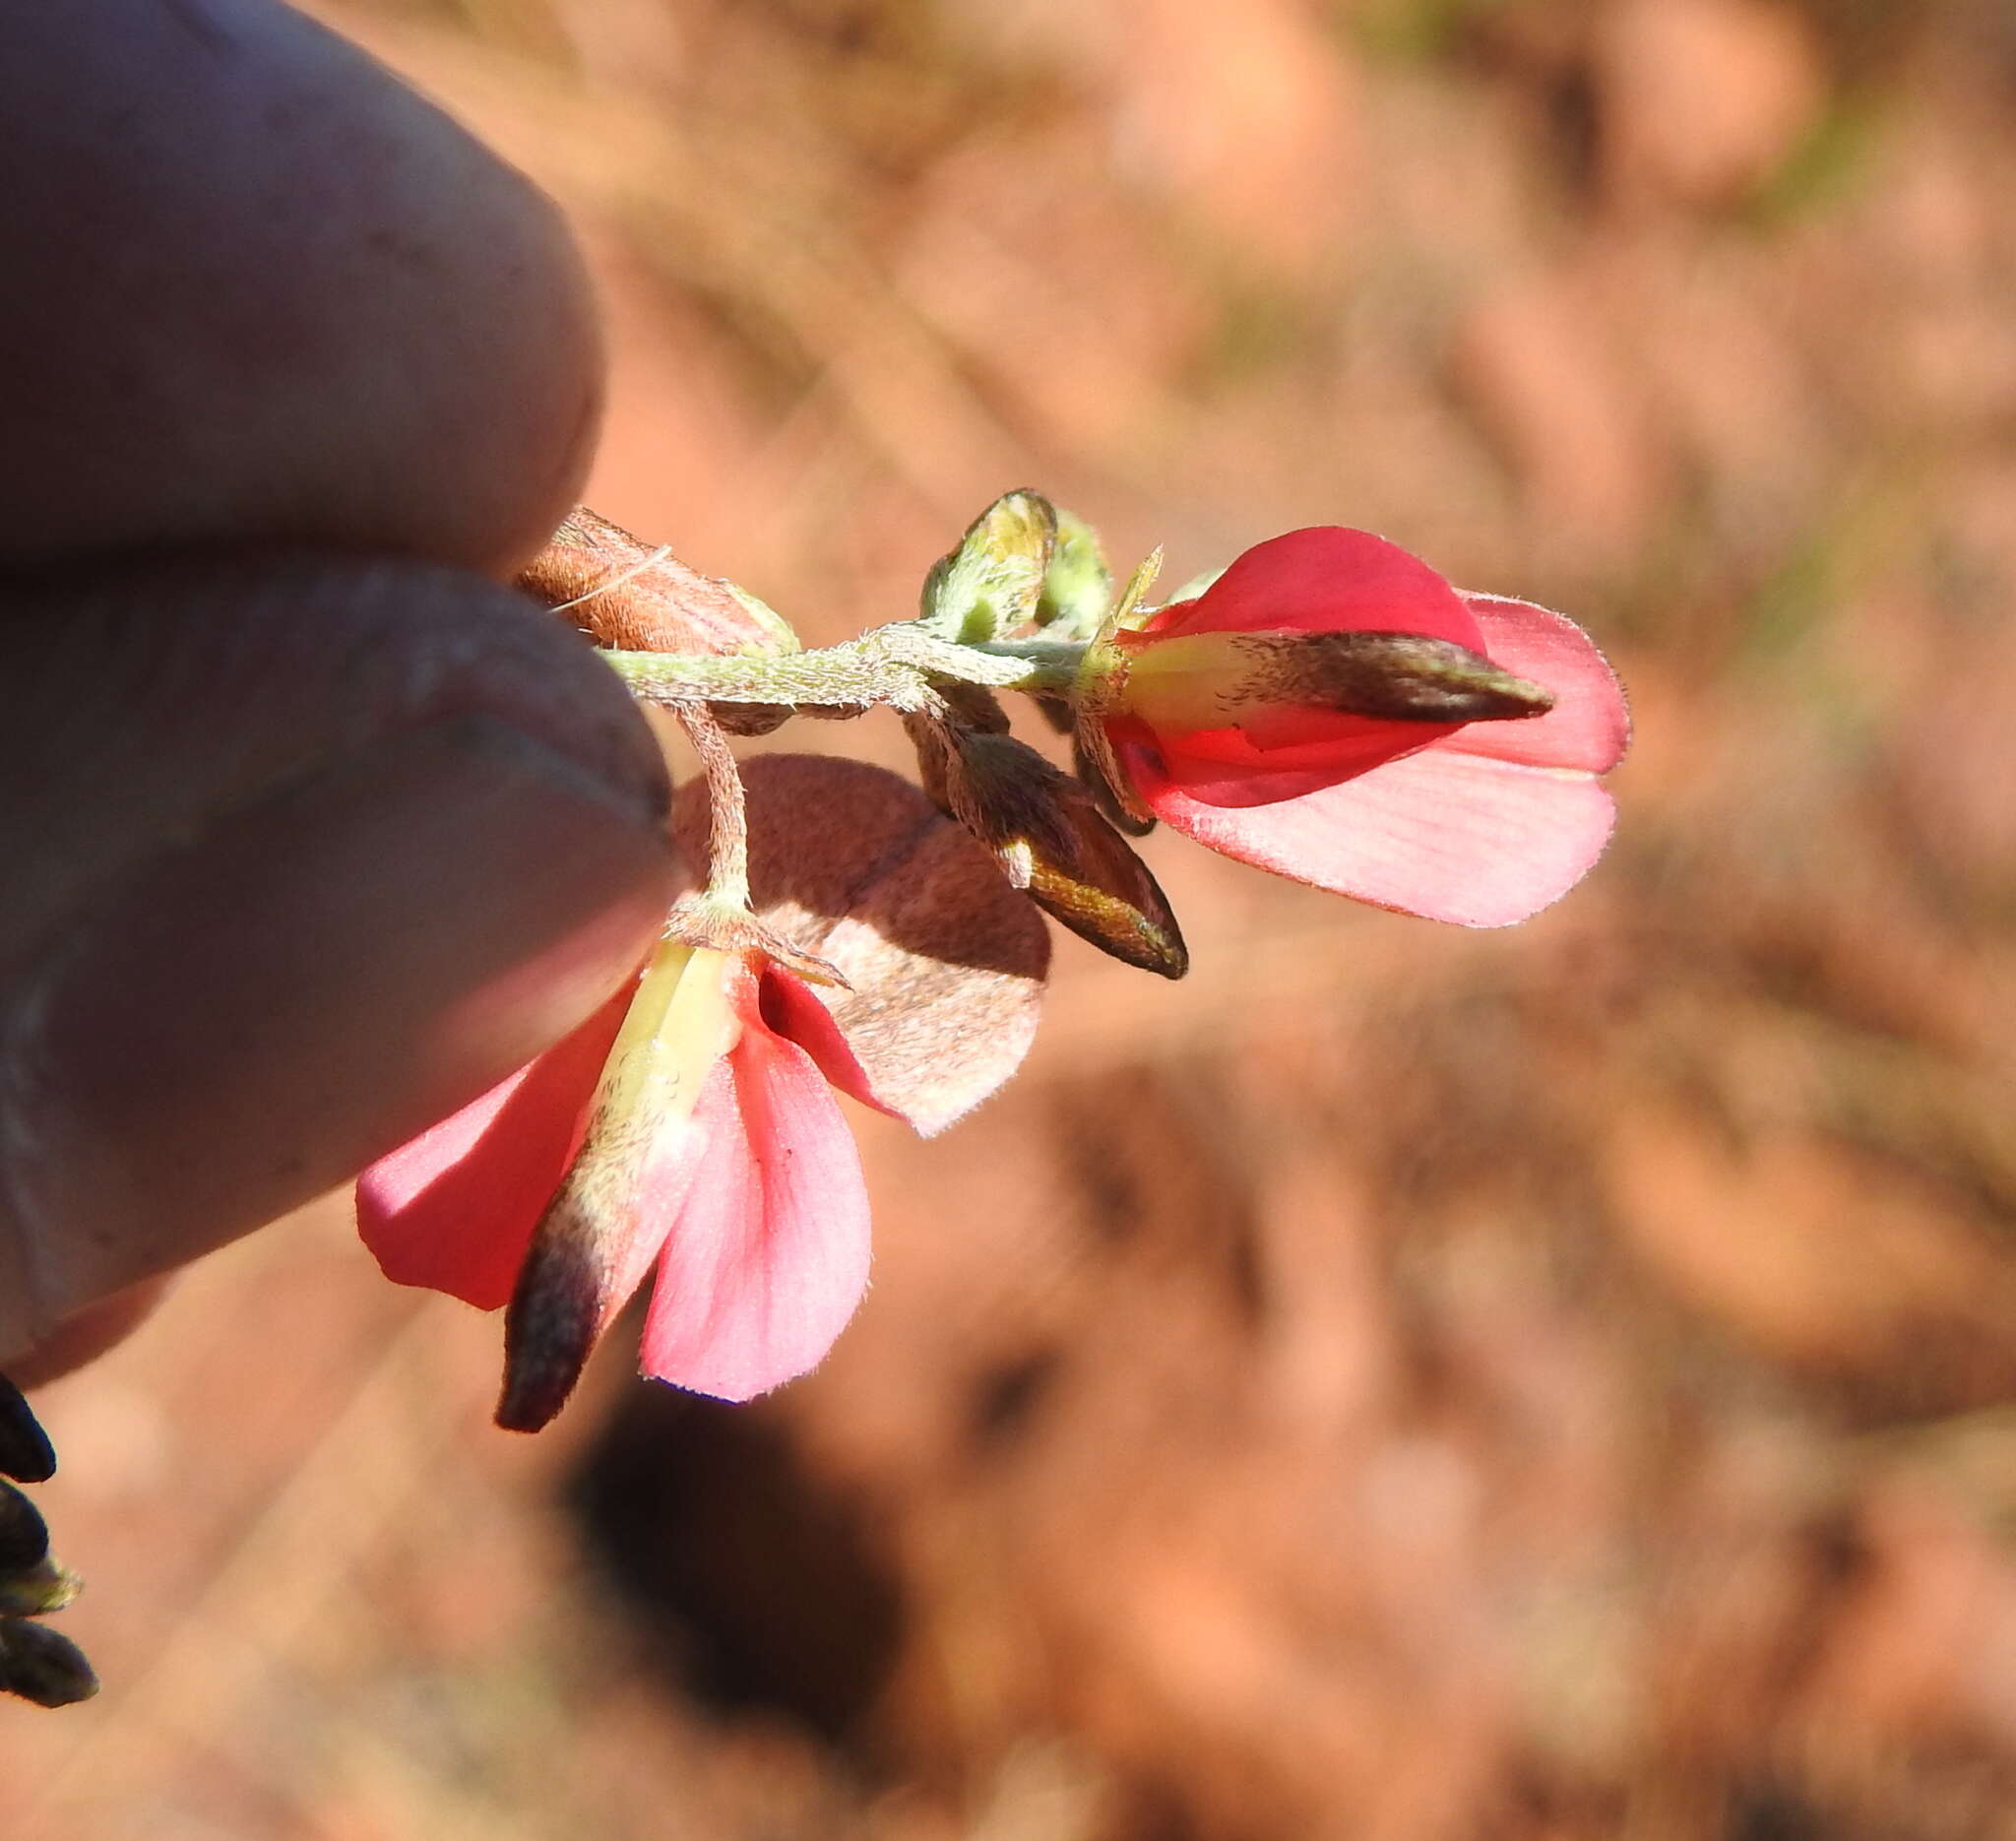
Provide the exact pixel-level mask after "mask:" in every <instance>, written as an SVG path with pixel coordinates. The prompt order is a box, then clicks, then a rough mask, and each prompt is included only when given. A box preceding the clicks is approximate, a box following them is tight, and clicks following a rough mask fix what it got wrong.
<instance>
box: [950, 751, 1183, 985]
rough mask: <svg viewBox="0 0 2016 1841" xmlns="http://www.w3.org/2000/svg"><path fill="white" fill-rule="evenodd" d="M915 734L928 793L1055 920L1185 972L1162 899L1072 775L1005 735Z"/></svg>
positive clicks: (1161, 967)
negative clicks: (918, 735)
mask: <svg viewBox="0 0 2016 1841" xmlns="http://www.w3.org/2000/svg"><path fill="white" fill-rule="evenodd" d="M919 739H920V741H922V742H924V743H925V745H923V746H921V747H920V752H919V759H920V761H921V763H922V765H923V769H924V783H925V786H926V788H927V789H928V790H929V791H930V792H931V794H932V795H933V797H935V798H937V799H938V801H939V803H940V804H941V806H942V807H943V808H944V809H945V810H946V811H948V812H949V813H950V814H951V815H952V816H953V817H955V818H957V819H958V820H959V821H960V823H961V824H963V825H965V826H966V828H967V829H968V830H969V831H971V832H972V833H973V834H974V835H975V836H976V837H977V838H978V839H979V841H980V842H981V843H982V844H984V845H985V846H986V847H987V848H988V849H989V850H990V851H992V852H993V853H994V857H995V860H996V861H998V862H999V863H1000V865H1001V867H1002V869H1003V871H1004V872H1005V873H1006V874H1007V877H1008V879H1009V881H1010V882H1011V883H1013V884H1014V885H1015V886H1016V887H1017V888H1019V889H1023V890H1025V891H1027V893H1028V895H1029V897H1030V899H1031V900H1032V901H1034V902H1035V903H1036V904H1037V906H1038V907H1040V909H1042V911H1043V912H1044V913H1045V914H1047V915H1049V916H1050V918H1051V919H1052V920H1057V921H1060V922H1061V923H1062V924H1063V925H1065V926H1067V927H1069V928H1070V929H1071V931H1072V932H1074V933H1076V934H1077V935H1078V936H1079V938H1081V939H1083V940H1088V941H1090V942H1091V943H1092V944H1093V945H1095V946H1097V947H1099V948H1100V950H1101V951H1103V952H1106V953H1110V954H1111V955H1112V956H1113V957H1114V958H1115V959H1118V960H1120V961H1122V962H1123V963H1124V964H1127V965H1132V966H1138V967H1140V968H1141V970H1143V971H1145V972H1155V973H1158V974H1160V975H1161V976H1162V977H1164V978H1181V977H1182V976H1183V974H1184V973H1185V972H1186V971H1188V970H1189V964H1190V959H1189V952H1188V949H1187V948H1186V947H1185V946H1184V944H1183V935H1182V931H1181V929H1180V928H1179V927H1178V926H1177V925H1176V918H1175V915H1174V914H1173V912H1171V910H1170V908H1169V905H1168V900H1167V898H1166V896H1165V895H1164V894H1163V892H1162V889H1161V887H1160V886H1159V885H1158V884H1157V882H1156V880H1155V877H1154V876H1153V875H1151V874H1150V873H1149V869H1148V865H1147V864H1146V863H1144V862H1143V861H1142V860H1141V858H1140V857H1137V856H1136V855H1135V854H1134V850H1133V847H1132V846H1131V845H1129V844H1128V842H1127V841H1126V839H1125V838H1123V837H1121V836H1120V834H1119V833H1118V832H1117V831H1115V830H1114V829H1113V827H1112V826H1111V825H1110V824H1108V823H1107V822H1106V820H1105V818H1104V816H1103V814H1102V812H1101V811H1100V808H1099V806H1098V804H1097V803H1096V802H1095V800H1094V798H1093V796H1092V794H1090V793H1089V792H1087V790H1086V789H1085V788H1084V787H1083V786H1081V785H1080V784H1079V783H1078V782H1077V781H1076V780H1074V779H1072V778H1071V777H1070V775H1068V774H1064V773H1060V772H1058V770H1057V769H1056V768H1054V767H1052V766H1051V765H1050V763H1049V762H1048V761H1046V760H1044V759H1043V757H1042V756H1041V755H1040V754H1039V753H1037V751H1036V750H1035V749H1034V748H1032V747H1029V746H1028V745H1027V744H1025V743H1023V742H1020V741H1017V740H1016V739H1015V738H1014V737H1013V736H1011V735H998V734H976V733H973V732H972V731H970V730H946V729H943V728H939V727H935V726H934V732H932V733H931V734H929V735H928V736H920V737H919Z"/></svg>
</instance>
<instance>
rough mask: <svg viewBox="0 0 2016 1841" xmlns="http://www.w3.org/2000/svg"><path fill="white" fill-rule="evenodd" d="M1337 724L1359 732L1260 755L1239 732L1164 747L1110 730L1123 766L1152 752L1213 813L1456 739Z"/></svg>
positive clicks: (1269, 801) (1360, 721) (1391, 726)
mask: <svg viewBox="0 0 2016 1841" xmlns="http://www.w3.org/2000/svg"><path fill="white" fill-rule="evenodd" d="M1334 720H1336V721H1337V722H1338V723H1339V724H1340V725H1346V724H1355V725H1357V726H1358V730H1359V732H1357V733H1353V732H1351V731H1350V730H1346V729H1342V728H1341V729H1340V730H1339V732H1338V733H1337V734H1336V735H1335V736H1334V737H1333V738H1332V739H1330V740H1328V741H1318V742H1302V743H1297V744H1296V745H1294V746H1292V747H1285V748H1260V747H1256V746H1255V745H1254V744H1253V742H1252V741H1251V740H1250V739H1249V738H1248V737H1247V736H1246V735H1245V734H1243V733H1242V732H1241V731H1240V730H1236V729H1214V730H1203V731H1200V732H1198V733H1195V734H1188V735H1185V736H1183V737H1182V739H1181V740H1180V741H1178V742H1163V741H1155V740H1151V739H1149V738H1148V731H1147V730H1145V729H1144V728H1143V727H1142V726H1141V725H1140V724H1138V723H1132V722H1127V721H1125V720H1124V719H1123V720H1122V721H1120V722H1115V723H1112V724H1110V725H1109V726H1108V727H1109V728H1110V730H1111V731H1112V735H1113V741H1114V745H1115V746H1116V747H1119V748H1120V750H1121V752H1122V754H1123V756H1124V758H1126V759H1129V760H1132V759H1133V758H1135V754H1134V749H1135V748H1138V747H1140V746H1143V745H1146V746H1150V747H1153V748H1154V750H1155V752H1156V753H1158V754H1159V755H1160V756H1161V758H1162V765H1163V773H1164V774H1165V775H1166V777H1167V778H1168V779H1169V780H1171V781H1173V782H1174V783H1175V784H1176V785H1177V786H1179V787H1181V788H1182V790H1183V791H1184V792H1185V793H1187V794H1189V795H1190V797H1192V798H1193V799H1197V800H1199V801H1201V802H1202V803H1204V804H1206V805H1237V806H1244V805H1275V804H1279V803H1280V802H1281V801H1282V800H1283V799H1298V798H1300V797H1301V796H1302V795H1303V794H1307V793H1314V792H1316V791H1317V790H1318V789H1319V788H1322V787H1329V786H1335V785H1336V784H1337V783H1338V781H1340V780H1348V779H1350V778H1351V777H1352V776H1353V775H1354V774H1362V773H1369V772H1370V771H1371V770H1372V769H1373V768H1375V767H1378V766H1380V765H1382V764H1383V763H1385V762H1387V761H1391V760H1396V759H1398V758H1399V757H1400V756H1401V755H1403V754H1412V753H1414V752H1415V751H1416V750H1417V749H1419V748H1424V747H1426V746H1428V745H1429V743H1431V742H1434V741H1438V740H1440V739H1441V738H1442V737H1443V736H1445V735H1448V734H1451V733H1453V732H1455V726H1454V725H1451V724H1447V723H1408V724H1402V723H1378V722H1368V721H1367V720H1366V719H1365V718H1363V717H1339V718H1336V719H1334ZM1130 731H1131V732H1130ZM1394 731H1402V732H1398V733H1396V732H1394ZM1129 743H1132V744H1133V746H1132V747H1130V746H1129V745H1128V744H1129Z"/></svg>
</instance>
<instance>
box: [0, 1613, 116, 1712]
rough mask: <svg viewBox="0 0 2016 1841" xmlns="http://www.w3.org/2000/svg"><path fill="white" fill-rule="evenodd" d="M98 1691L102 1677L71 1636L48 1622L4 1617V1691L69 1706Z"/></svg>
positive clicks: (0, 1649)
mask: <svg viewBox="0 0 2016 1841" xmlns="http://www.w3.org/2000/svg"><path fill="white" fill-rule="evenodd" d="M97 1691H98V1678H97V1677H96V1676H95V1674H94V1673H93V1672H92V1666H91V1664H90V1663H89V1662H87V1661H86V1660H85V1659H84V1651H83V1650H81V1649H79V1648H78V1646H77V1645H76V1644H75V1643H73V1642H72V1641H71V1640H70V1639H69V1637H67V1636H65V1635H63V1634H62V1633H61V1632H59V1631H56V1630H52V1629H50V1628H49V1626H48V1625H47V1624H45V1623H26V1622H23V1621H21V1620H20V1619H15V1618H0V1693H6V1694H19V1695H20V1696H21V1697H22V1698H23V1699H24V1700H32V1701H33V1702H34V1703H35V1705H36V1706H38V1707H67V1706H70V1705H71V1704H73V1703H74V1702H76V1701H79V1700H89V1699H90V1698H91V1697H92V1695H94V1694H95V1693H96V1692H97Z"/></svg>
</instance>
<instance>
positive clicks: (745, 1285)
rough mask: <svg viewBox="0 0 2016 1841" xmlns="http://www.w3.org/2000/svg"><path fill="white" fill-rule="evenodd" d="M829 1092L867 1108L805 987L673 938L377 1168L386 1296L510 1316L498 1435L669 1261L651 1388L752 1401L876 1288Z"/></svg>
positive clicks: (855, 1164) (848, 1156) (655, 1323)
mask: <svg viewBox="0 0 2016 1841" xmlns="http://www.w3.org/2000/svg"><path fill="white" fill-rule="evenodd" d="M829 1082H830V1083H832V1086H837V1087H839V1088H840V1089H841V1090H842V1091H843V1092H846V1093H849V1094H851V1095H852V1096H853V1097H854V1098H856V1099H860V1100H864V1101H866V1102H867V1103H868V1104H870V1105H873V1104H875V1101H874V1099H873V1096H872V1095H871V1094H870V1092H869V1088H868V1081H867V1077H866V1075H865V1074H864V1073H863V1072H862V1069H861V1067H860V1064H859V1062H858V1061H857V1060H856V1059H855V1058H854V1056H853V1054H852V1052H851V1050H850V1049H849V1047H848V1046H847V1044H846V1042H845V1041H844V1040H843V1039H842V1037H841V1034H840V1031H839V1029H838V1028H837V1027H836V1026H835V1024H834V1022H833V1019H832V1017H831V1016H830V1015H829V1014H828V1013H827V1011H826V1008H825V1006H824V1005H822V1004H821V1003H820V1002H819V1000H818V999H817V998H816V997H814V996H813V995H812V993H811V992H810V991H809V990H808V989H807V988H806V987H805V985H804V984H803V983H802V982H801V981H800V980H799V979H797V978H796V977H795V976H794V975H793V974H791V973H789V972H787V971H785V970H783V969H782V968H780V967H778V966H776V965H774V964H771V963H770V962H769V961H768V960H766V959H764V958H763V957H762V956H761V955H760V954H756V953H749V952H715V951H709V950H702V949H688V948H685V947H682V946H674V945H669V944H668V945H667V946H665V947H663V948H662V949H661V952H660V954H659V956H658V958H657V959H656V960H654V962H653V963H652V965H651V966H650V968H648V970H647V971H646V973H645V975H644V977H643V978H642V979H641V980H640V981H639V983H638V984H635V985H634V986H632V987H631V988H629V989H626V990H624V991H623V992H621V993H620V994H619V995H618V996H616V997H615V998H613V999H611V1000H610V1002H609V1003H608V1004H606V1005H605V1006H604V1007H603V1008H602V1009H601V1010H600V1011H599V1013H598V1014H597V1015H596V1016H594V1017H592V1018H591V1019H590V1020H589V1021H588V1022H587V1023H585V1024H583V1025H582V1027H581V1028H579V1029H578V1030H576V1031H575V1032H574V1034H573V1035H571V1036H569V1037H567V1038H566V1039H565V1040H564V1041H562V1042H561V1043H559V1044H558V1045H557V1046H556V1047H553V1048H550V1049H548V1050H547V1052H546V1053H544V1054H542V1055H540V1056H539V1057H538V1058H537V1059H536V1061H533V1062H531V1063H530V1064H529V1065H527V1066H526V1067H524V1068H521V1069H520V1070H519V1071H518V1072H517V1073H516V1074H513V1075H512V1076H511V1077H510V1078H509V1079H508V1080H506V1081H504V1082H503V1083H502V1084H501V1085H500V1086H497V1087H494V1088H492V1089H491V1090H490V1091H489V1092H488V1093H486V1094H484V1095H483V1096H482V1097H481V1098H480V1099H478V1100H476V1101H474V1102H473V1103H472V1104H471V1105H469V1106H467V1107H465V1108H464V1109H463V1110H462V1111H460V1112H457V1113H455V1114H454V1115H453V1116H452V1117H450V1118H447V1119H444V1120H443V1121H442V1122H441V1123H440V1124H438V1125H436V1126H434V1127H433V1129H432V1130H430V1131H428V1132H426V1133H424V1134H423V1135H422V1136H420V1137H418V1138H415V1139H413V1140H412V1141H411V1142H410V1143H409V1144H406V1145H403V1146H401V1148H400V1149H398V1150H397V1151H394V1152H393V1153H392V1154H391V1155H390V1156H388V1157H385V1158H383V1159H381V1160H380V1161H379V1162H378V1163H376V1164H374V1165H373V1166H372V1167H371V1168H370V1169H369V1170H368V1171H366V1172H365V1173H364V1175H363V1177H362V1179H361V1180H360V1182H359V1183H358V1185H357V1222H358V1227H359V1229H360V1230H361V1232H362V1234H363V1238H364V1241H365V1243H366V1244H367V1245H368V1246H369V1247H370V1249H371V1251H372V1252H373V1253H374V1254H375V1255H376V1256H377V1259H378V1262H379V1264H380V1265H381V1266H382V1267H383V1268H384V1271H385V1274H386V1276H387V1277H388V1278H391V1279H394V1280H396V1281H397V1282H399V1283H401V1284H405V1285H423V1286H428V1287H431V1288H432V1289H433V1290H435V1291H442V1292H448V1293H450V1294H451V1295H453V1296H455V1297H457V1298H461V1299H464V1300H466V1301H469V1302H470V1303H473V1304H475V1305H477V1306H478V1307H479V1308H481V1309H486V1310H494V1309H496V1308H498V1307H499V1306H500V1305H502V1304H504V1303H506V1302H507V1301H513V1318H514V1320H513V1321H512V1322H511V1323H510V1327H509V1329H508V1332H507V1342H508V1343H509V1345H510V1346H511V1355H510V1359H509V1360H508V1362H507V1375H506V1386H505V1399H504V1404H503V1406H502V1407H501V1408H500V1409H499V1420H500V1423H503V1424H506V1425H509V1426H512V1427H515V1428H519V1429H526V1430H530V1429H533V1428H535V1427H536V1426H537V1425H541V1424H543V1423H544V1422H545V1420H547V1419H549V1418H550V1417H551V1416H552V1414H553V1413H554V1412H556V1411H557V1410H558V1409H559V1406H560V1404H561V1403H562V1402H563V1401H564V1399H565V1398H566V1394H567V1391H568V1389H569V1388H571V1386H572V1384H573V1381H574V1378H575V1376H576V1374H578V1372H579V1369H580V1365H581V1363H582V1362H583V1361H584V1360H585V1359H586V1357H587V1355H588V1352H589V1350H590V1349H591V1348H592V1347H593V1345H594V1342H595V1340H596V1338H597V1337H598V1336H599V1334H600V1333H601V1331H602V1329H603V1328H605V1327H606V1325H607V1322H608V1320H609V1319H610V1318H611V1317H613V1316H614V1315H615V1313H616V1312H617V1311H618V1310H620V1309H621V1308H622V1306H623V1304H624V1303H625V1302H626V1301H628V1299H629V1297H630V1294H631V1293H632V1292H633V1291H635V1290H636V1288H637V1287H638V1285H640V1284H641V1283H642V1282H643V1280H644V1277H645V1274H646V1273H647V1272H648V1271H649V1270H650V1268H651V1267H652V1265H653V1264H654V1263H656V1265H657V1267H658V1284H657V1287H656V1289H655V1291H654V1293H653V1297H652V1301H651V1310H650V1314H649V1316H648V1317H647V1318H646V1320H645V1325H644V1341H643V1352H642V1366H643V1369H644V1371H645V1372H646V1373H647V1374H652V1375H655V1376H657V1377H658V1378H659V1379H661V1380H666V1381H671V1382H673V1383H674V1384H675V1385H677V1386H680V1387H686V1388H690V1389H692V1390H693V1391H695V1392H698V1393H706V1394H714V1395H717V1396H719V1397H720V1398H722V1399H726V1400H746V1399H749V1398H750V1397H752V1396H753V1395H756V1394H759V1393H763V1392H765V1391H767V1390H768V1389H770V1388H772V1387H775V1386H778V1385H779V1384H780V1383H782V1382H784V1381H787V1380H789V1379H791V1378H792V1377H793V1376H795V1375H798V1374H801V1373H803V1372H804V1371H805V1370H806V1369H807V1368H810V1367H811V1366H812V1365H814V1364H816V1363H817V1362H818V1361H819V1359H820V1358H821V1357H822V1356H824V1355H825V1353H826V1351H827V1350H828V1349H829V1348H830V1347H831V1346H832V1343H833V1341H834V1339H835V1338H836V1337H837V1336H838V1335H839V1334H840V1332H841V1330H842V1329H844V1328H845V1327H846V1325H847V1321H848V1319H849V1318H850V1317H851V1316H852V1315H853V1312H854V1307H855V1306H856V1305H857V1304H858V1303H859V1301H860V1299H861V1294H862V1292H863V1291H864V1290H865V1289H866V1286H867V1281H868V1198H867V1191H866V1189H865V1187H864V1185H863V1183H862V1179H861V1168H860V1160H859V1158H858V1156H857V1154H856V1153H855V1150H854V1145H853V1139H852V1137H851V1134H850V1132H849V1130H848V1127H847V1124H846V1121H845V1120H844V1119H843V1118H842V1116H841V1112H840V1108H839V1106H838V1105H837V1104H836V1103H835V1100H834V1097H833V1093H832V1091H831V1087H830V1086H829V1084H828V1083H829ZM514 1300H515V1301H514Z"/></svg>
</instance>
